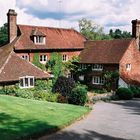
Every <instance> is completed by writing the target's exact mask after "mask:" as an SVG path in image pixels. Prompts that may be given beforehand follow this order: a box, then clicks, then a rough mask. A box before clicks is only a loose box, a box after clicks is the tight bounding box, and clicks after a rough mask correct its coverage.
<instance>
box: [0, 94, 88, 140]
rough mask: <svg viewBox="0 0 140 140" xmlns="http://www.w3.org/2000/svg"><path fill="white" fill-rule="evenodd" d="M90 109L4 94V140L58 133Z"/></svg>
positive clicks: (0, 115) (0, 116) (0, 124)
mask: <svg viewBox="0 0 140 140" xmlns="http://www.w3.org/2000/svg"><path fill="white" fill-rule="evenodd" d="M89 110H90V109H89V108H86V107H81V106H74V105H68V104H58V103H51V102H46V101H37V100H29V99H23V98H17V97H12V96H6V95H0V140H14V139H21V138H22V139H28V138H30V137H38V136H40V135H43V134H46V133H50V132H51V131H52V130H58V129H59V128H62V127H64V126H66V125H68V124H70V123H72V122H73V121H74V120H76V119H78V118H79V117H81V116H82V115H83V114H85V113H87V112H89Z"/></svg>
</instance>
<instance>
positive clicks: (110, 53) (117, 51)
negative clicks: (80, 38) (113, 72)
mask: <svg viewBox="0 0 140 140" xmlns="http://www.w3.org/2000/svg"><path fill="white" fill-rule="evenodd" d="M131 41H132V39H115V40H102V41H87V42H86V43H85V49H84V50H83V51H82V52H81V54H80V63H99V64H101V63H102V64H118V63H119V62H120V60H121V58H122V56H123V55H124V53H125V51H126V50H127V48H128V47H129V45H130V43H131Z"/></svg>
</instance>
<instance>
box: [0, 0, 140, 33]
mask: <svg viewBox="0 0 140 140" xmlns="http://www.w3.org/2000/svg"><path fill="white" fill-rule="evenodd" d="M139 7H140V0H0V9H1V14H0V26H2V25H3V24H4V23H5V22H6V20H7V17H6V13H7V11H8V9H15V10H16V12H17V13H18V17H17V23H18V24H30V25H40V26H53V27H65V28H75V29H78V20H79V19H81V18H87V19H92V20H93V21H95V22H96V23H97V24H99V25H101V26H103V27H104V31H105V32H107V31H108V30H109V29H110V28H112V29H116V28H119V29H122V30H127V31H131V20H132V19H140V10H139Z"/></svg>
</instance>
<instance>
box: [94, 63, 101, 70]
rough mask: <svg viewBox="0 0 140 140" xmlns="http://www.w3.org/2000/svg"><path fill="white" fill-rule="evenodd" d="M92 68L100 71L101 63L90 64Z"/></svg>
mask: <svg viewBox="0 0 140 140" xmlns="http://www.w3.org/2000/svg"><path fill="white" fill-rule="evenodd" d="M92 70H93V71H102V70H103V65H101V64H93V65H92Z"/></svg>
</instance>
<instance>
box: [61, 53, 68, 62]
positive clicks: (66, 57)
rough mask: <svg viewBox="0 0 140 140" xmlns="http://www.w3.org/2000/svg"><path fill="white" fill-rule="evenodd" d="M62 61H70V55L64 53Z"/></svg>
mask: <svg viewBox="0 0 140 140" xmlns="http://www.w3.org/2000/svg"><path fill="white" fill-rule="evenodd" d="M62 61H63V62H66V61H68V55H66V54H63V55H62Z"/></svg>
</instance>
